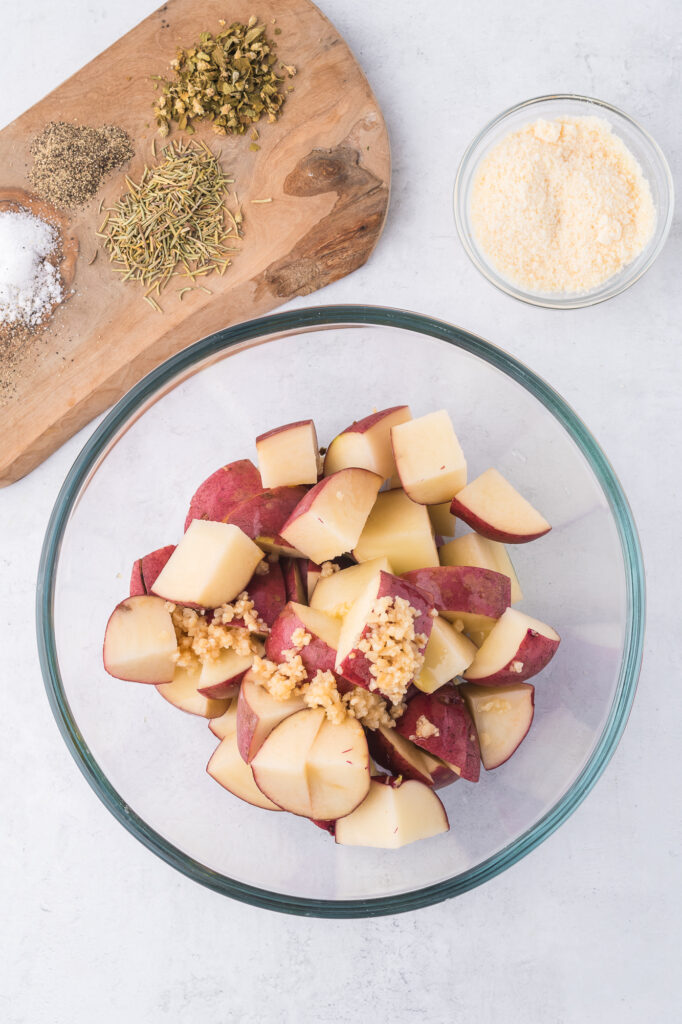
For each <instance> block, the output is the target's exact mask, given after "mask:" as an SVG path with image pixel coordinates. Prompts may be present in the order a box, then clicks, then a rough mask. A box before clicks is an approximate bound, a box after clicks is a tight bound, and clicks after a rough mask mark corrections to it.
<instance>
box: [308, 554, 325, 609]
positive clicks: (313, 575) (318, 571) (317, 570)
mask: <svg viewBox="0 0 682 1024" xmlns="http://www.w3.org/2000/svg"><path fill="white" fill-rule="evenodd" d="M304 571H305V580H306V592H307V595H308V604H310V602H311V600H312V596H313V593H314V591H315V587H316V586H317V584H318V583H319V582H320V579H321V578H322V566H321V565H318V564H317V562H313V561H312V559H310V558H309V559H308V561H307V564H306V566H305V568H304Z"/></svg>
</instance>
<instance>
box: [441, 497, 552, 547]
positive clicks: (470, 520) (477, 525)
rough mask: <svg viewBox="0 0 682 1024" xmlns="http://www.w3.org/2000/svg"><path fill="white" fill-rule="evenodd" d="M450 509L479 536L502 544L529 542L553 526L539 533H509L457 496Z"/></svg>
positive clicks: (541, 535) (547, 531) (542, 535)
mask: <svg viewBox="0 0 682 1024" xmlns="http://www.w3.org/2000/svg"><path fill="white" fill-rule="evenodd" d="M450 511H451V513H452V514H453V516H456V517H457V518H458V519H461V520H462V522H463V523H466V524H467V526H470V527H471V529H472V530H475V531H476V533H478V534H479V536H481V537H487V539H488V540H499V541H500V543H502V544H528V543H529V542H530V541H532V540H537V539H538V537H544V536H545V534H547V533H549V531H550V530H551V526H548V527H547V529H546V530H540V532H539V533H527V534H518V533H507V532H506V531H505V530H498V529H496V528H495V527H494V526H491V524H490V523H488V522H486V521H485V519H480V518H479V516H477V515H476V513H475V512H472V511H471V509H469V508H467V506H466V505H463V504H462V503H461V502H459V501H458V500H457V498H456V497H455V498H453V499H452V504H451V505H450Z"/></svg>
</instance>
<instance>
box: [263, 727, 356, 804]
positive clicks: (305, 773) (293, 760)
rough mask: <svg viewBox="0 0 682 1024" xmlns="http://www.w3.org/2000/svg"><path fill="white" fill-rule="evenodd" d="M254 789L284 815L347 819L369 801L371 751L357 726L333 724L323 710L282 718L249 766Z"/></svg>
mask: <svg viewBox="0 0 682 1024" xmlns="http://www.w3.org/2000/svg"><path fill="white" fill-rule="evenodd" d="M251 767H252V768H253V776H254V778H255V780H256V785H257V786H258V787H259V789H260V790H261V791H262V792H263V793H265V795H266V796H267V797H268V798H269V799H270V800H272V801H273V802H274V803H276V804H278V806H280V807H282V808H284V810H287V811H291V813H292V814H298V815H301V816H302V817H304V818H314V819H316V820H317V821H334V820H336V819H337V818H342V817H344V816H345V815H346V814H350V813H351V811H353V810H354V809H355V808H356V807H357V806H358V804H360V803H362V801H363V800H364V799H365V797H366V796H367V793H368V791H369V784H370V773H369V767H370V766H369V751H368V749H367V740H366V738H365V733H364V730H363V728H362V726H361V725H360V723H359V722H358V721H356V720H355V719H354V718H347V719H346V720H345V721H344V722H343V723H342V724H340V725H332V723H331V722H329V721H328V720H327V718H326V716H325V713H324V711H322V709H321V708H308V709H306V710H305V711H299V712H298V713H297V714H295V715H291V717H289V718H286V719H285V720H284V721H283V722H281V723H280V724H279V725H278V726H277V727H276V728H275V729H273V731H272V732H271V733H270V735H269V736H268V738H267V739H266V740H265V742H264V743H263V745H262V747H261V748H260V750H259V751H258V753H257V754H256V756H255V758H254V759H253V761H252V762H251Z"/></svg>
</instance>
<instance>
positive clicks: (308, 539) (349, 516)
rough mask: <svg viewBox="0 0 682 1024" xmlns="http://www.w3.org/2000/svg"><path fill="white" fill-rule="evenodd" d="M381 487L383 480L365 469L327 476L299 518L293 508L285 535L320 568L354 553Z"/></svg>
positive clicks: (289, 541) (290, 542) (284, 530)
mask: <svg viewBox="0 0 682 1024" xmlns="http://www.w3.org/2000/svg"><path fill="white" fill-rule="evenodd" d="M381 484H382V480H381V477H379V476H377V474H376V473H370V472H368V471H367V470H364V469H355V468H352V469H343V470H341V471H340V472H339V473H336V474H334V475H333V476H330V477H327V478H326V480H325V482H324V486H321V485H318V486H319V490H318V491H317V493H316V494H315V496H314V498H313V500H312V504H311V505H310V507H308V508H306V509H305V511H303V512H302V513H301V514H300V515H296V510H295V509H294V512H293V514H292V516H291V518H290V519H289V520H288V522H287V523H286V524H285V525H284V527H283V528H282V536H283V537H284V539H285V540H286V541H287V542H288V543H289V544H292V545H293V546H294V547H295V548H297V549H298V550H299V551H302V552H303V554H304V555H307V557H308V558H311V559H312V560H313V561H314V562H317V563H318V564H320V565H321V564H322V562H326V561H329V559H331V558H336V557H337V555H342V554H345V553H346V552H347V551H351V550H352V548H353V547H354V546H355V544H357V542H358V539H359V537H360V534H361V533H362V530H363V527H364V525H365V523H366V521H367V517H368V516H369V514H370V511H371V509H372V506H373V505H374V502H375V500H376V496H377V493H378V491H379V488H380V487H381Z"/></svg>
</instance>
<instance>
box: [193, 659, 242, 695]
mask: <svg viewBox="0 0 682 1024" xmlns="http://www.w3.org/2000/svg"><path fill="white" fill-rule="evenodd" d="M252 662H253V656H252V655H250V654H248V655H244V654H237V652H236V651H234V650H232V649H228V650H226V651H221V652H220V654H219V655H218V657H217V658H214V659H212V660H211V661H205V662H204V663H203V665H202V666H201V672H200V673H199V679H198V683H197V690H198V691H199V693H201V694H203V696H204V697H214V698H216V699H217V700H226V699H227V698H229V697H236V696H237V694H238V693H239V684H240V683H241V681H242V679H243V678H244V676H245V675H246V673H247V672H248V671H249V669H250V668H251V664H252Z"/></svg>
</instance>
